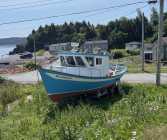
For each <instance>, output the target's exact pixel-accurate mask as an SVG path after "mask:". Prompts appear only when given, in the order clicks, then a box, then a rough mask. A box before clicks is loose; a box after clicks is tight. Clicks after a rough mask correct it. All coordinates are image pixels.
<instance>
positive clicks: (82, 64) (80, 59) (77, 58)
mask: <svg viewBox="0 0 167 140" xmlns="http://www.w3.org/2000/svg"><path fill="white" fill-rule="evenodd" d="M75 60H76V62H77V65H78V66H82V67H83V66H85V64H84V62H83V60H82V58H81V57H80V56H76V57H75Z"/></svg>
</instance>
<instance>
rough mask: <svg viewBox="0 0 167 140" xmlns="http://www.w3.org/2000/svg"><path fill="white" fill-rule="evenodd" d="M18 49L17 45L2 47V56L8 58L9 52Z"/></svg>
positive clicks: (0, 48)
mask: <svg viewBox="0 0 167 140" xmlns="http://www.w3.org/2000/svg"><path fill="white" fill-rule="evenodd" d="M15 47H16V45H15V44H9V45H0V56H1V57H2V56H8V55H9V52H10V51H12V50H13V49H14V48H15Z"/></svg>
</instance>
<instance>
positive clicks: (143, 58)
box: [141, 12, 145, 72]
mask: <svg viewBox="0 0 167 140" xmlns="http://www.w3.org/2000/svg"><path fill="white" fill-rule="evenodd" d="M141 53H142V72H144V61H145V56H144V12H143V14H142V52H141Z"/></svg>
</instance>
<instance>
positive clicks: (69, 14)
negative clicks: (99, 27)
mask: <svg viewBox="0 0 167 140" xmlns="http://www.w3.org/2000/svg"><path fill="white" fill-rule="evenodd" d="M140 3H146V2H141V1H139V2H135V3H127V4H121V5H116V6H110V7H105V8H99V9H93V10H85V11H80V12H73V13H67V14H61V15H53V16H47V17H40V18H32V19H23V20H17V21H10V22H3V23H0V26H2V25H9V24H16V23H23V22H31V21H40V20H46V19H51V18H57V17H64V16H71V15H80V14H86V13H92V12H97V11H103V10H107V9H113V8H119V7H126V6H129V5H136V4H140Z"/></svg>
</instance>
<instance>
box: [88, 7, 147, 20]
mask: <svg viewBox="0 0 167 140" xmlns="http://www.w3.org/2000/svg"><path fill="white" fill-rule="evenodd" d="M147 6H148V4H146V5H144V6H142V7H140V9H143V8H145V7H147ZM110 10H111V9H108V10H105V11H103V12H99V11H98V12H96V13H94V14H91V15H88V16H86V17H91V16H95V15H99V14H104V13H106V12H108V11H110ZM134 13H136V9H135V11H134V10H133V11H132V12H130V13H129V14H127V15H124V16H129V15H131V14H134Z"/></svg>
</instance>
